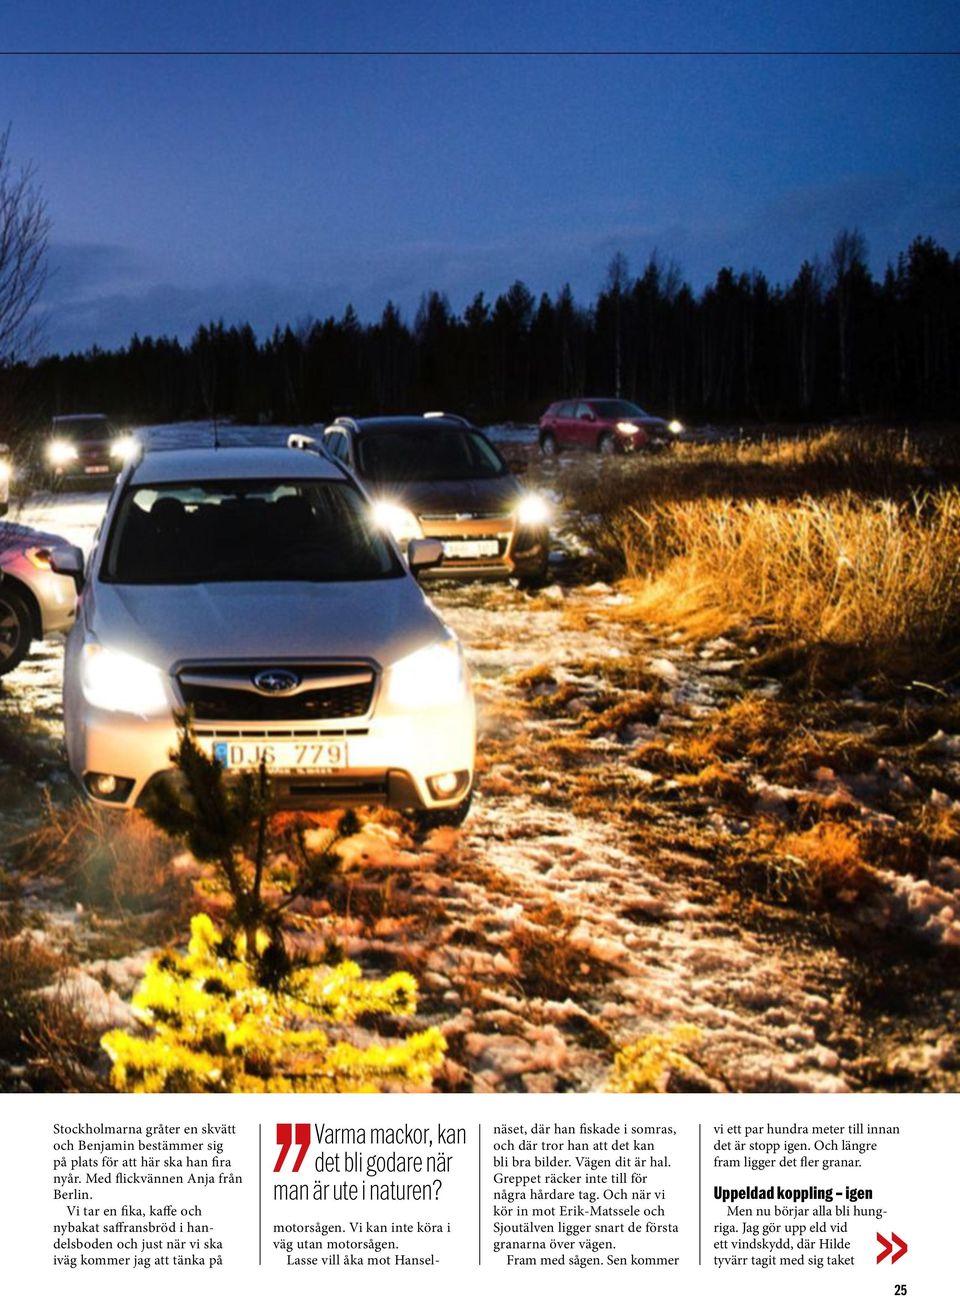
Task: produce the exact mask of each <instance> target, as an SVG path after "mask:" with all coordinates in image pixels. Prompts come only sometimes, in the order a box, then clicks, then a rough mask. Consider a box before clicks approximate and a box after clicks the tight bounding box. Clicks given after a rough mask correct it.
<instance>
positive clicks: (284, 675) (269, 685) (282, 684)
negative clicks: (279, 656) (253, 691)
mask: <svg viewBox="0 0 960 1297" xmlns="http://www.w3.org/2000/svg"><path fill="white" fill-rule="evenodd" d="M253 683H254V684H255V685H256V687H257V688H258V689H259V690H260V692H261V693H265V694H288V693H291V692H292V691H293V690H294V689H296V687H297V685H298V684H299V683H300V677H299V676H298V675H296V674H295V673H294V672H293V671H285V670H284V669H283V668H282V667H270V668H269V670H267V671H258V672H257V674H256V675H255V676H254V677H253Z"/></svg>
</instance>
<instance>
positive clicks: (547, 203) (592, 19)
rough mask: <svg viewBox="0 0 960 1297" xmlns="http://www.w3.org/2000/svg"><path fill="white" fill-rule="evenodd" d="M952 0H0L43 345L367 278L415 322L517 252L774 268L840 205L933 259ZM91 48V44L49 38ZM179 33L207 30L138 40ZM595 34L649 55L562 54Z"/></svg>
mask: <svg viewBox="0 0 960 1297" xmlns="http://www.w3.org/2000/svg"><path fill="white" fill-rule="evenodd" d="M131 10H135V12H131ZM958 12H960V11H958V7H957V6H956V5H955V4H946V3H944V4H933V3H929V2H926V3H925V2H923V0H921V3H915V4H913V5H911V6H910V8H909V10H907V9H906V8H905V7H904V6H903V5H902V4H899V3H898V4H894V3H892V2H891V0H878V2H877V3H873V4H870V5H867V6H864V5H861V4H858V5H854V4H843V3H829V4H828V3H822V2H821V0H809V3H807V4H806V5H804V6H803V12H802V14H801V13H799V12H798V13H794V14H791V13H783V12H781V7H780V5H778V4H774V3H756V4H747V3H743V2H740V3H735V2H733V0H712V2H709V3H708V2H707V0H692V2H688V3H678V2H674V3H666V2H663V0H661V2H660V3H656V4H643V3H614V2H613V0H598V2H597V3H594V4H593V5H591V6H586V5H578V6H573V5H565V4H563V3H556V2H554V3H545V2H543V0H533V2H532V3H521V4H517V3H512V4H507V3H504V2H503V0H472V2H471V3H467V4H451V3H449V0H448V2H447V3H445V4H444V3H441V2H440V0H432V2H428V0H407V2H406V3H403V4H397V3H396V0H391V2H389V3H388V2H385V0H366V2H365V3H364V2H363V0H359V2H358V3H355V4H353V5H350V6H343V5H341V4H337V5H333V4H329V3H326V2H322V3H299V4H291V3H287V4H279V5H275V6H272V7H270V8H269V9H268V6H266V5H265V4H263V3H261V0H241V2H239V3H237V2H234V3H223V2H222V0H210V2H208V3H205V4H199V5H198V4H196V3H194V4H186V3H180V2H179V0H177V2H174V3H171V2H169V0H167V2H166V3H159V2H158V3H154V2H152V0H149V2H146V3H140V4H138V5H136V6H131V5H130V4H129V3H128V2H127V0H122V2H121V0H115V2H112V3H98V2H97V0H89V2H88V3H85V4H82V5H81V4H77V3H76V0H74V2H73V3H70V4H67V3H54V2H53V0H49V2H46V3H44V2H43V0H39V2H36V3H33V4H31V5H29V6H28V5H18V6H16V7H13V6H5V12H4V23H3V32H2V36H0V41H2V44H3V48H4V49H5V50H6V51H8V53H6V54H5V55H4V56H3V57H2V58H0V123H3V122H10V123H11V126H12V131H11V152H12V154H13V157H14V158H15V160H16V161H17V162H20V161H32V163H33V164H34V167H35V170H36V178H37V181H38V183H39V184H40V186H41V187H42V190H43V193H44V196H45V198H46V201H47V205H48V210H49V215H50V218H51V222H52V229H51V248H50V266H51V275H50V280H49V284H48V288H47V291H46V295H45V303H44V305H45V310H46V314H47V327H46V346H47V349H49V350H69V349H72V348H85V347H88V346H90V345H91V344H93V343H97V344H99V345H100V346H105V347H109V346H116V345H119V344H122V343H125V342H126V341H127V340H128V339H129V337H130V335H131V334H132V333H133V332H134V331H136V332H138V333H140V334H141V335H144V334H154V335H156V334H159V333H167V334H173V333H177V334H179V335H180V337H181V338H182V339H184V340H188V339H189V338H190V336H191V335H192V333H193V331H194V329H195V328H196V326H197V325H198V324H200V323H201V322H204V321H207V320H210V319H218V318H221V317H222V318H223V319H224V320H225V322H226V323H228V324H229V323H235V322H240V321H244V320H249V321H250V323H252V324H253V326H254V328H255V329H256V330H257V332H258V333H260V334H261V335H262V334H263V333H264V332H268V331H269V330H271V329H272V327H273V325H274V324H275V323H277V322H279V323H281V324H282V323H286V322H287V321H290V322H297V321H299V320H303V319H304V318H306V317H309V316H316V317H323V316H326V315H329V314H334V315H337V316H339V315H341V314H342V313H343V310H344V308H345V306H346V305H347V303H348V302H352V303H353V305H354V306H355V308H356V309H357V311H358V313H359V314H360V316H361V318H363V319H370V318H375V317H377V316H379V314H380V312H381V310H382V308H383V305H384V303H385V301H386V300H387V298H388V297H389V298H393V300H394V301H396V302H397V303H398V304H399V305H400V307H401V309H402V310H403V312H404V314H405V315H406V316H407V318H412V316H413V314H414V312H415V310H416V305H417V302H418V300H419V297H420V294H421V293H422V292H423V291H424V290H425V289H431V288H437V289H439V290H441V291H444V292H446V293H447V294H448V296H449V298H450V302H451V305H452V306H453V308H454V310H456V311H460V310H462V309H463V307H464V306H465V305H466V303H467V302H468V301H469V299H470V298H471V297H472V296H473V294H474V293H475V292H477V291H479V290H481V289H482V290H483V291H484V292H485V293H486V294H487V295H488V297H493V296H495V295H496V294H497V293H498V292H501V291H503V290H504V289H505V288H507V287H508V286H509V284H510V283H511V282H512V281H513V280H514V279H517V278H520V279H523V280H524V281H525V282H526V283H527V284H528V285H529V287H530V288H531V289H532V290H533V291H534V292H535V293H537V294H539V293H540V292H541V291H544V290H545V291H547V292H549V293H551V294H554V293H556V291H557V289H558V288H559V287H560V286H561V285H562V284H563V283H564V281H566V280H569V281H570V283H571V284H572V286H573V289H574V292H575V294H576V295H577V297H578V298H579V299H580V300H581V301H584V302H589V301H590V300H591V299H592V297H593V296H594V295H595V293H596V291H597V289H598V288H599V286H600V285H601V283H602V282H603V279H604V275H605V270H606V266H607V264H608V262H609V260H610V258H611V256H612V255H613V253H614V252H616V251H618V250H620V251H623V252H624V253H625V254H626V256H627V258H628V260H629V263H630V267H631V269H632V270H633V271H635V272H639V271H640V270H642V267H643V264H644V262H645V261H646V260H647V258H648V256H649V255H650V253H651V252H652V251H653V250H654V249H656V250H658V252H659V254H660V255H661V257H663V258H664V259H670V258H673V259H675V260H676V261H677V262H678V263H679V266H680V268H681V270H682V272H683V274H684V276H685V277H686V278H687V279H688V280H689V281H690V282H691V283H692V284H693V286H694V287H695V288H700V287H702V286H703V284H704V282H705V281H707V280H709V279H712V278H713V276H714V275H715V274H716V271H717V270H718V269H719V267H720V266H722V265H732V266H733V267H734V269H736V270H738V271H739V270H747V271H749V270H753V269H759V270H763V271H764V272H765V273H766V274H767V276H768V277H769V278H770V279H771V280H772V281H774V282H787V281H789V280H790V279H792V278H793V276H794V275H795V274H796V271H797V269H798V267H799V265H800V263H801V261H802V260H803V259H804V258H805V257H809V258H811V259H812V258H813V257H814V256H817V255H820V256H821V257H825V256H826V254H827V252H828V250H829V246H830V242H831V240H832V238H833V236H834V234H835V233H836V232H837V230H838V229H840V228H842V227H845V226H859V228H860V229H861V230H862V231H863V233H864V235H865V236H866V239H867V243H868V245H869V249H870V261H871V265H872V267H873V269H874V271H875V272H876V273H878V274H879V273H882V271H883V268H884V265H885V263H886V261H887V260H888V259H889V258H891V257H893V256H895V255H896V253H897V252H899V251H901V250H903V249H905V248H906V247H907V245H908V244H909V242H910V241H911V239H912V238H914V237H915V236H916V235H918V234H929V235H932V236H933V237H934V238H935V239H937V240H938V241H939V242H941V243H942V244H944V245H945V246H946V247H947V248H948V249H949V250H950V251H951V253H956V252H958V251H960V149H958V147H957V139H958V127H960V112H958V109H960V63H958V61H957V59H956V58H955V57H953V56H942V55H940V56H937V55H936V54H931V53H921V52H920V51H949V50H951V49H956V48H958V46H960V40H958V37H960V16H958ZM867 18H869V26H868V25H867V22H866V19H867ZM52 50H57V51H61V52H60V53H56V54H54V53H26V52H24V53H11V51H52ZM96 50H112V51H119V53H116V54H113V55H108V54H100V55H97V54H94V53H89V52H85V53H77V52H74V53H71V51H96ZM191 50H197V51H204V50H218V51H222V53H220V54H218V55H213V54H208V55H204V54H195V55H190V54H187V53H173V54H167V55H164V54H162V53H143V52H142V51H191ZM258 50H269V51H273V52H271V53H268V54H264V55H260V56H257V55H256V54H253V53H244V52H240V51H258ZM285 50H286V51H294V50H303V51H317V50H323V51H350V50H353V51H362V52H360V53H357V54H356V55H346V54H341V55H339V56H338V55H336V54H333V53H327V54H316V53H310V54H304V55H303V56H292V55H289V54H287V55H285V54H283V53H281V52H280V51H285ZM374 50H376V51H380V52H379V53H371V52H369V51H374ZM451 50H454V51H483V53H479V54H468V53H459V54H458V53H449V52H448V51H451ZM519 50H531V51H532V50H537V51H562V50H569V51H581V52H580V53H572V54H569V55H563V54H559V53H556V52H553V53H551V52H546V53H540V54H529V55H522V54H516V53H505V52H503V51H519ZM607 50H637V51H646V52H645V53H636V54H614V55H607V54H599V53H597V54H594V55H591V54H589V53H583V52H582V51H607ZM682 50H696V51H699V52H697V53H673V52H672V51H682ZM716 50H728V51H738V52H735V53H730V54H711V53H709V51H716ZM748 50H766V51H774V52H772V53H766V54H759V53H755V54H751V53H746V52H744V51H748ZM231 51H232V52H231ZM390 51H407V52H406V53H390ZM411 51H438V52H437V53H434V54H429V53H421V54H419V55H417V54H414V53H411ZM651 51H659V53H651ZM784 51H820V52H814V53H786V52H784ZM823 51H831V52H829V53H827V52H823ZM854 51H868V52H866V53H860V54H858V53H854ZM884 51H885V52H884Z"/></svg>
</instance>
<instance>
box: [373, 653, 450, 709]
mask: <svg viewBox="0 0 960 1297" xmlns="http://www.w3.org/2000/svg"><path fill="white" fill-rule="evenodd" d="M466 687H467V674H466V669H465V667H464V662H463V649H462V648H461V647H460V643H459V641H458V640H455V639H445V640H440V642H439V643H437V644H428V645H427V647H426V648H422V649H417V651H416V652H415V653H411V654H410V656H409V657H405V658H401V660H400V661H399V662H395V663H394V664H393V666H392V667H391V668H390V683H389V685H388V687H387V696H388V697H389V699H390V701H391V702H392V703H394V704H395V705H396V706H397V707H443V706H446V705H447V704H449V703H457V702H459V701H460V699H461V698H462V697H463V696H464V693H465V691H466Z"/></svg>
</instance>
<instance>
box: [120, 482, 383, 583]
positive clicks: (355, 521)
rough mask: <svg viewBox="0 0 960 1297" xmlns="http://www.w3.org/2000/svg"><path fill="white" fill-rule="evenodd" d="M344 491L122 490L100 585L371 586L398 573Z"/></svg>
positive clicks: (212, 486)
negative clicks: (329, 583)
mask: <svg viewBox="0 0 960 1297" xmlns="http://www.w3.org/2000/svg"><path fill="white" fill-rule="evenodd" d="M368 514H369V505H368V503H367V501H366V500H364V498H363V496H362V495H361V494H360V492H359V491H357V490H356V488H355V487H353V486H352V485H351V484H350V483H348V482H321V481H316V480H310V481H286V482H275V481H269V482H262V481H251V480H243V481H229V482H200V483H197V482H180V483H176V482H171V483H166V482H164V483H161V484H155V485H138V486H133V487H131V488H129V489H128V490H127V492H126V493H125V495H124V497H123V499H122V500H121V502H120V505H119V508H118V510H117V514H116V518H115V521H114V524H113V527H112V528H111V532H110V539H109V542H108V545H107V549H106V557H105V559H104V563H103V567H102V569H101V572H100V576H101V579H102V580H104V581H109V582H117V583H119V584H124V585H126V584H130V585H183V584H191V583H195V582H200V581H203V582H217V581H371V580H377V579H380V578H383V577H393V576H400V575H402V573H403V571H404V568H403V567H402V565H401V563H400V562H399V560H398V559H397V557H396V555H395V554H394V553H393V550H392V549H391V548H390V545H389V543H388V542H387V541H386V539H385V538H384V536H383V535H382V534H381V533H380V532H379V531H378V530H377V529H376V527H375V526H374V525H373V523H372V521H371V520H370V518H369V516H368Z"/></svg>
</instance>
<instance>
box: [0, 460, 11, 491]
mask: <svg viewBox="0 0 960 1297" xmlns="http://www.w3.org/2000/svg"><path fill="white" fill-rule="evenodd" d="M11 477H13V465H12V464H11V463H10V461H9V459H0V486H3V485H4V484H5V483H7V482H9V481H10V479H11Z"/></svg>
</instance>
